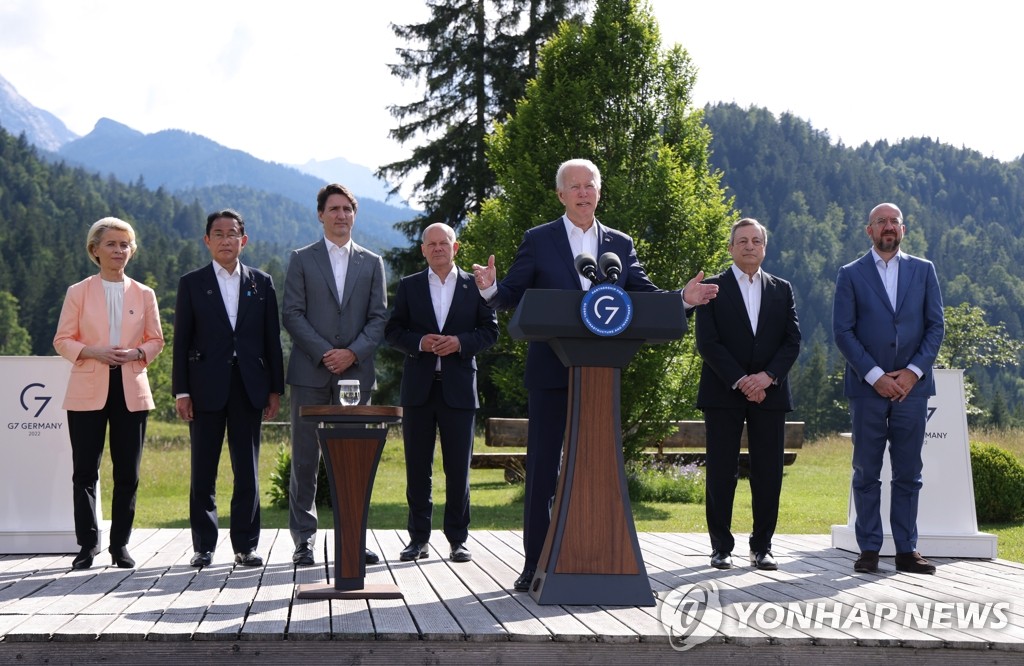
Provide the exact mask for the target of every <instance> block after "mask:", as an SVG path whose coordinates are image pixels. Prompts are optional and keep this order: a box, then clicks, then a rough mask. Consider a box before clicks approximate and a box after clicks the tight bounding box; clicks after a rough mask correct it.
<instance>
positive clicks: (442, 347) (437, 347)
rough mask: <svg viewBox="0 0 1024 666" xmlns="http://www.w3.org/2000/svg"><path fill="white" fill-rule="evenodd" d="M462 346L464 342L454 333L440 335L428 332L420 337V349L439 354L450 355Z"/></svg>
mask: <svg viewBox="0 0 1024 666" xmlns="http://www.w3.org/2000/svg"><path fill="white" fill-rule="evenodd" d="M461 348H462V343H460V342H459V339H458V338H457V337H456V336H454V335H438V334H437V333H428V334H426V335H424V336H423V338H421V339H420V349H421V350H423V351H428V352H431V353H434V354H437V355H438V356H448V355H449V354H454V353H456V352H458V351H459V350H460V349H461Z"/></svg>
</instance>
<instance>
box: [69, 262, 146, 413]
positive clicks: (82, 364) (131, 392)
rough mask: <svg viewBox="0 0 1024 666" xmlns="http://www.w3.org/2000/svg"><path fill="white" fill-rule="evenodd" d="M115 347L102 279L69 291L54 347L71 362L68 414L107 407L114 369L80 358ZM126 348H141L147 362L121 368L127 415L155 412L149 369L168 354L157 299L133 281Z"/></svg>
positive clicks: (127, 284) (128, 287)
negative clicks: (162, 354) (91, 351)
mask: <svg viewBox="0 0 1024 666" xmlns="http://www.w3.org/2000/svg"><path fill="white" fill-rule="evenodd" d="M107 344H110V322H109V319H108V318H107V301H106V297H105V296H104V294H103V281H102V280H101V279H100V276H99V275H93V276H92V277H88V278H86V279H84V280H82V281H81V282H79V283H77V284H73V285H71V286H70V287H68V293H67V295H66V296H65V297H64V307H63V308H61V311H60V321H59V322H58V324H57V335H55V336H54V338H53V346H54V348H55V349H56V350H57V353H58V354H60V355H61V356H63V357H64V358H66V359H67V360H69V361H71V363H72V364H73V365H72V367H71V379H69V380H68V390H67V393H66V394H65V396H64V405H63V408H64V409H67V410H72V411H83V412H84V411H92V410H96V409H102V408H103V405H104V404H106V401H107V390H108V388H109V384H110V377H111V375H113V373H112V372H110V368H109V367H108V366H107V365H106V364H105V363H102V362H100V361H97V360H95V359H83V358H79V356H80V355H81V353H82V349H83V348H85V347H87V346H89V345H107ZM121 346H122V347H124V348H126V349H134V348H136V347H139V348H141V349H142V351H143V352H144V353H145V354H146V360H144V361H132V362H131V363H126V364H125V365H123V366H121V373H120V374H121V381H122V382H123V384H124V401H125V404H126V405H127V406H128V411H130V412H138V411H142V410H150V409H153V407H154V404H153V392H152V391H151V390H150V388H149V376H148V375H147V374H146V366H147V365H148V364H149V363H152V362H153V359H155V358H156V356H157V354H159V353H160V350H161V349H163V348H164V334H163V329H162V328H161V326H160V313H159V311H158V310H157V304H156V294H155V293H153V290H152V289H150V288H149V287H147V286H146V285H144V284H142V283H141V282H136V281H135V280H132V279H131V278H129V277H125V279H124V315H123V317H122V320H121Z"/></svg>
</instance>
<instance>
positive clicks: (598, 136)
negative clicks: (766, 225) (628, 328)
mask: <svg viewBox="0 0 1024 666" xmlns="http://www.w3.org/2000/svg"><path fill="white" fill-rule="evenodd" d="M541 53H542V55H541V59H540V68H539V71H538V74H537V78H536V79H535V80H533V81H531V82H530V83H529V84H528V86H527V91H526V96H525V98H524V99H522V100H520V102H519V103H518V104H517V105H516V111H515V114H514V115H513V116H512V117H511V118H509V119H508V120H507V121H506V122H505V123H504V124H502V125H499V126H498V127H497V128H496V130H495V132H494V133H493V135H492V136H491V137H490V139H489V142H488V158H489V161H490V164H491V167H492V168H493V169H494V171H495V173H496V176H497V182H498V185H499V189H498V192H499V193H498V194H497V196H495V197H494V198H492V199H489V200H488V201H487V202H486V203H485V204H484V206H483V210H482V211H481V213H480V215H479V216H476V217H473V218H471V220H470V222H469V224H468V225H467V227H466V230H465V232H464V233H463V235H462V240H463V241H464V249H463V252H465V253H466V254H467V256H468V259H467V263H468V261H469V259H472V260H473V261H476V262H478V263H485V262H486V260H487V256H488V255H489V254H492V253H493V254H494V255H495V257H496V261H497V265H498V267H499V270H504V269H507V268H508V267H509V265H510V264H511V262H512V259H513V256H514V254H515V251H516V247H517V246H518V244H519V241H520V240H521V239H522V235H523V232H524V231H525V230H526V229H528V228H529V227H532V226H535V225H537V224H541V223H543V222H547V221H550V220H552V219H555V218H557V217H558V216H560V215H561V214H562V213H563V208H562V206H561V205H560V204H559V202H558V199H557V197H556V196H555V192H554V177H555V172H556V170H557V168H558V165H559V164H560V163H561V162H563V161H564V160H566V159H569V158H575V157H584V158H588V159H591V160H593V161H594V162H595V163H596V164H597V165H598V166H599V167H600V168H601V171H602V188H601V190H602V191H601V205H600V207H599V209H598V211H597V215H598V218H599V219H600V220H601V221H602V222H604V223H606V224H608V225H609V226H612V227H615V228H617V229H620V230H622V231H625V232H626V233H629V234H630V235H631V236H633V238H634V241H635V243H636V247H637V254H638V255H639V256H640V258H641V259H642V260H643V261H644V264H645V267H646V269H647V272H648V274H649V275H650V276H651V278H652V279H653V280H654V282H655V283H656V284H658V285H660V286H662V287H663V288H679V287H681V286H682V285H683V284H685V282H686V281H687V280H688V279H689V278H690V277H692V276H693V275H694V274H695V273H696V272H697V271H698V270H700V269H705V270H712V269H717V268H719V267H720V266H721V265H722V264H723V263H724V258H725V239H726V234H727V231H728V223H729V221H730V215H731V212H730V206H729V202H727V201H726V200H725V197H724V194H723V192H722V190H721V188H720V186H719V175H718V174H717V173H713V172H712V171H711V169H710V168H709V167H708V145H709V142H710V140H711V136H710V133H709V132H708V130H707V128H706V127H704V125H703V123H702V121H701V117H702V114H701V113H700V112H699V111H697V110H694V108H693V105H692V99H691V90H692V88H693V83H694V80H695V77H696V74H695V69H694V67H693V65H692V63H691V62H690V59H689V57H688V55H687V54H686V52H685V51H684V50H683V49H682V48H681V47H679V46H676V47H674V48H672V49H670V50H668V51H664V52H663V51H662V49H661V43H660V36H659V32H658V27H657V23H656V22H655V20H654V17H653V16H652V15H651V13H650V10H649V9H648V8H647V7H646V4H645V3H640V2H637V1H636V0H598V2H597V6H596V9H595V13H594V17H593V21H592V23H591V24H590V25H588V26H572V25H567V24H563V25H562V27H561V28H560V30H559V32H558V34H557V36H556V37H555V38H554V39H552V40H551V41H550V42H549V43H548V44H547V45H546V46H545V47H544V48H543V49H542V51H541ZM498 277H499V279H500V278H501V275H500V273H499V276H498ZM499 345H501V346H502V350H503V351H504V352H505V354H506V356H505V357H504V360H503V363H502V364H501V366H502V367H501V368H500V369H499V370H498V371H496V372H493V373H492V375H491V377H490V379H491V380H493V381H495V382H497V384H498V385H499V387H500V389H501V390H500V393H501V394H502V395H503V396H508V395H517V394H518V395H521V394H522V372H523V370H522V355H523V351H524V349H523V345H522V344H521V343H520V344H517V345H513V344H512V343H511V342H510V341H509V340H508V339H507V338H505V337H504V336H503V337H502V338H501V339H500V340H499ZM698 371H699V361H697V360H696V359H695V357H694V355H693V347H692V337H690V336H687V338H686V339H685V340H684V341H679V342H676V343H673V344H668V345H659V346H652V347H647V348H644V349H643V350H642V351H641V352H640V354H638V355H637V357H636V358H635V359H634V360H633V361H632V362H631V363H630V365H629V367H628V368H627V369H626V370H625V371H624V375H623V379H622V396H621V398H622V400H621V407H622V424H623V430H624V432H627V433H628V435H627V447H628V449H627V452H628V454H632V453H635V451H636V450H637V449H638V447H639V446H641V445H642V444H644V443H645V442H648V441H651V440H652V439H656V438H657V437H658V436H661V435H663V434H664V424H665V423H666V422H667V421H669V420H671V419H673V418H684V417H687V416H692V415H694V407H693V403H694V400H693V398H694V393H695V387H696V376H697V372H698ZM485 389H486V387H485ZM485 397H486V393H485ZM506 409H507V407H506ZM519 410H520V413H521V410H522V403H520V404H519ZM509 412H511V410H508V411H506V413H509Z"/></svg>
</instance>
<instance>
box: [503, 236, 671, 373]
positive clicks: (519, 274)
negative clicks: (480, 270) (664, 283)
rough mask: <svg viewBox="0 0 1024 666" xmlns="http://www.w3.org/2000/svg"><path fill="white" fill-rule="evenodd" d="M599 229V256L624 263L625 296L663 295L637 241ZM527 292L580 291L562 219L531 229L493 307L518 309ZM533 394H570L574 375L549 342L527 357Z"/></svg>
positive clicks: (537, 344) (533, 346) (537, 345)
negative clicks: (567, 391)
mask: <svg viewBox="0 0 1024 666" xmlns="http://www.w3.org/2000/svg"><path fill="white" fill-rule="evenodd" d="M595 224H597V225H598V226H597V253H598V256H600V255H602V254H604V253H605V252H614V253H615V254H616V255H618V257H619V260H620V261H621V262H622V274H621V275H620V276H619V279H618V280H617V281H616V284H617V285H618V286H620V287H622V288H623V289H625V290H626V291H661V290H660V289H658V288H657V287H656V286H654V283H652V282H651V280H650V278H649V277H647V273H646V272H645V271H644V267H643V266H642V265H641V264H640V261H639V259H637V256H636V249H635V248H634V247H633V239H632V238H630V237H629V236H628V235H626V234H624V233H622V232H621V231H616V230H615V229H611V228H609V227H606V226H604V225H602V224H601V223H600V222H596V221H595ZM527 289H575V290H581V287H580V279H579V273H577V272H576V265H575V257H574V256H573V254H572V249H571V248H570V247H569V238H568V236H567V235H566V233H565V223H564V222H563V221H562V218H559V219H557V220H555V221H554V222H548V223H547V224H542V225H540V226H537V227H534V228H532V229H529V230H528V231H527V232H526V233H525V234H524V235H523V242H522V243H520V245H519V250H518V251H517V253H516V258H515V260H514V261H513V262H512V266H511V267H510V268H509V270H508V275H506V276H505V279H504V280H501V281H500V282H499V283H498V292H497V293H496V294H495V295H494V296H493V297H492V298H491V300H490V301H488V303H487V304H488V305H490V306H491V307H494V308H497V309H512V308H515V307H516V306H518V305H519V301H520V300H521V299H522V298H523V293H524V292H525V291H526V290H527ZM524 383H525V386H526V388H527V389H528V390H529V389H557V388H567V387H568V385H569V370H568V369H567V368H566V367H565V366H564V365H562V362H561V361H560V360H558V357H557V356H556V355H555V352H554V351H552V349H551V346H550V345H548V343H546V342H531V343H530V346H529V350H528V351H527V354H526V374H525V378H524Z"/></svg>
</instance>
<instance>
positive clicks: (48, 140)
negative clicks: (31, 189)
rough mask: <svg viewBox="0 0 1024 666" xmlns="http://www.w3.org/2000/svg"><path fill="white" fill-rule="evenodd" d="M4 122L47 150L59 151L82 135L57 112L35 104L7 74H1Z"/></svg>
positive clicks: (0, 104)
mask: <svg viewBox="0 0 1024 666" xmlns="http://www.w3.org/2000/svg"><path fill="white" fill-rule="evenodd" d="M0 126H3V128H4V129H5V130H7V131H8V132H9V133H10V134H13V135H15V136H17V135H19V134H21V133H22V132H24V133H25V137H26V138H27V139H28V140H29V142H30V143H32V144H33V145H35V146H36V147H38V148H42V149H43V150H51V151H55V150H57V149H58V148H60V147H61V146H63V145H64V144H65V143H67V142H69V141H74V140H75V139H77V138H78V135H77V134H75V133H74V132H72V131H71V130H69V129H68V128H67V126H66V125H64V123H62V122H61V121H60V119H59V118H57V116H55V115H53V114H52V113H50V112H49V111H44V110H42V109H37V108H36V107H34V106H32V104H31V103H30V102H29V101H28V100H27V99H25V98H24V97H22V96H21V95H19V94H18V91H17V90H16V89H15V88H14V86H13V85H12V84H11V82H10V81H8V80H7V79H5V78H4V77H3V76H0Z"/></svg>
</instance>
